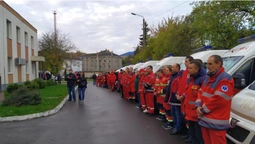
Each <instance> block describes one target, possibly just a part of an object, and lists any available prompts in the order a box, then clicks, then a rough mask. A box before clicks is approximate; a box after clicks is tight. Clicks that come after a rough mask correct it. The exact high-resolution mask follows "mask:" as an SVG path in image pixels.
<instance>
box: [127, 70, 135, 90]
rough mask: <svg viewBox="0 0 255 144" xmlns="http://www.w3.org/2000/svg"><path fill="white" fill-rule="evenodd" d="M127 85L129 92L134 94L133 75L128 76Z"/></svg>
mask: <svg viewBox="0 0 255 144" xmlns="http://www.w3.org/2000/svg"><path fill="white" fill-rule="evenodd" d="M128 83H129V87H130V91H131V92H135V73H133V72H132V73H130V74H128Z"/></svg>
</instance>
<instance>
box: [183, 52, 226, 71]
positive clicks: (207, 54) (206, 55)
mask: <svg viewBox="0 0 255 144" xmlns="http://www.w3.org/2000/svg"><path fill="white" fill-rule="evenodd" d="M201 50H204V51H200V52H196V53H194V54H192V55H191V56H192V57H193V58H194V59H201V60H202V62H203V67H205V68H206V64H207V60H208V58H209V57H210V56H212V55H219V56H223V55H224V54H225V53H226V52H228V50H210V49H207V48H202V49H201ZM181 69H182V70H185V69H186V67H185V64H184V61H183V63H182V64H181Z"/></svg>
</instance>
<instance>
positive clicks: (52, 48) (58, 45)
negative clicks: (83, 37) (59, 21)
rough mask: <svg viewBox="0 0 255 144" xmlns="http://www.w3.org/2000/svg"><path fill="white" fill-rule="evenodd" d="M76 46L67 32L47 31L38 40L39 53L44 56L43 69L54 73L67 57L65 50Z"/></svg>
mask: <svg viewBox="0 0 255 144" xmlns="http://www.w3.org/2000/svg"><path fill="white" fill-rule="evenodd" d="M75 48H76V47H75V45H74V44H73V43H72V41H71V40H70V39H69V38H68V35H67V34H64V33H61V32H60V31H57V32H56V34H55V33H54V32H53V31H49V32H46V33H44V34H43V36H42V37H41V38H40V40H39V49H40V51H39V55H40V56H44V57H45V62H44V70H49V71H50V72H52V73H53V74H54V75H56V74H57V73H58V72H59V71H60V70H61V69H62V67H63V64H64V59H65V58H67V57H68V54H67V53H66V52H67V51H70V50H74V49H75Z"/></svg>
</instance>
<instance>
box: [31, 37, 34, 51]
mask: <svg viewBox="0 0 255 144" xmlns="http://www.w3.org/2000/svg"><path fill="white" fill-rule="evenodd" d="M31 48H32V49H33V48H34V37H33V36H31Z"/></svg>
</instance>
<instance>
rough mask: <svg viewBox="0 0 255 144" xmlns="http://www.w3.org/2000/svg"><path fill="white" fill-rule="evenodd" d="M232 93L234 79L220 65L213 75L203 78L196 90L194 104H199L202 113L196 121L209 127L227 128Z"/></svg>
mask: <svg viewBox="0 0 255 144" xmlns="http://www.w3.org/2000/svg"><path fill="white" fill-rule="evenodd" d="M233 95H234V80H233V79H232V77H231V76H230V75H229V74H228V73H226V72H225V71H224V68H223V67H221V68H220V69H219V70H218V71H217V73H216V74H215V75H214V76H212V77H207V78H206V79H205V81H204V83H203V85H202V87H201V89H200V90H199V92H198V99H197V100H196V106H201V107H202V109H201V111H202V112H203V113H204V115H203V117H201V118H199V120H198V123H199V124H200V125H201V126H203V127H207V128H210V129H216V130H226V129H228V128H229V118H230V110H231V101H232V97H233Z"/></svg>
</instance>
